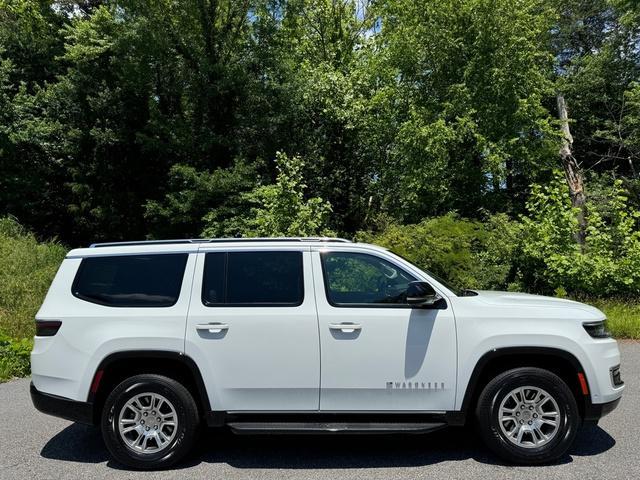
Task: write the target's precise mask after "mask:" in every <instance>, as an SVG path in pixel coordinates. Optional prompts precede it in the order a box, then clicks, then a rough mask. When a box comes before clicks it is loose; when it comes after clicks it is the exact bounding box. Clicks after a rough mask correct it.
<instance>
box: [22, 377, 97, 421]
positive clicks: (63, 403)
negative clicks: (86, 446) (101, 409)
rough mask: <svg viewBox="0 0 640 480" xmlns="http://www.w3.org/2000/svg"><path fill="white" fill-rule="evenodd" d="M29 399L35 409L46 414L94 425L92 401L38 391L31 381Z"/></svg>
mask: <svg viewBox="0 0 640 480" xmlns="http://www.w3.org/2000/svg"><path fill="white" fill-rule="evenodd" d="M29 389H30V391H31V401H32V402H33V406H34V407H36V409H38V410H40V411H41V412H42V413H46V414H47V415H53V416H54V417H60V418H64V419H65V420H71V421H72V422H78V423H84V424H87V425H94V424H95V419H94V415H93V413H94V412H93V403H91V402H78V401H76V400H71V399H69V398H64V397H59V396H57V395H51V394H49V393H44V392H41V391H39V390H38V389H37V388H36V387H35V386H34V385H33V382H31V386H30V387H29Z"/></svg>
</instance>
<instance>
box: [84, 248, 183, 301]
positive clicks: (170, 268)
mask: <svg viewBox="0 0 640 480" xmlns="http://www.w3.org/2000/svg"><path fill="white" fill-rule="evenodd" d="M187 258H188V254H187V253H171V254H159V255H122V256H106V257H88V258H84V259H83V260H82V263H81V264H80V267H79V268H78V273H77V274H76V277H75V279H74V282H73V286H72V293H73V295H74V296H75V297H77V298H80V299H81V300H84V301H87V302H91V303H97V304H99V305H106V306H109V307H170V306H172V305H175V303H176V302H177V301H178V297H179V296H180V289H181V287H182V279H183V277H184V270H185V266H186V264H187Z"/></svg>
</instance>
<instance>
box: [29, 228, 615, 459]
mask: <svg viewBox="0 0 640 480" xmlns="http://www.w3.org/2000/svg"><path fill="white" fill-rule="evenodd" d="M604 321H605V318H604V315H603V314H602V312H600V311H599V310H597V309H595V308H593V307H590V306H588V305H584V304H581V303H577V302H573V301H569V300H562V299H558V298H547V297H541V296H535V295H526V294H519V293H503V292H486V291H459V290H457V289H456V288H454V287H452V286H450V285H447V284H446V283H445V282H444V281H443V280H441V279H439V278H437V277H436V276H434V275H432V274H431V273H429V272H427V271H424V270H421V269H419V268H417V267H416V266H414V265H412V264H411V263H409V262H408V261H406V260H404V259H402V258H400V257H399V256H397V255H395V254H393V253H392V252H390V251H388V250H386V249H384V248H381V247H377V246H374V245H367V244H361V243H351V242H348V241H345V240H340V239H318V238H280V239H275V238H274V239H228V240H226V239H218V240H170V241H161V242H129V243H118V244H96V245H92V247H91V248H83V249H78V250H73V251H71V252H69V254H68V255H67V257H66V259H65V260H64V262H63V263H62V265H61V267H60V269H59V271H58V273H57V275H56V277H55V279H54V281H53V284H52V285H51V288H50V289H49V293H48V294H47V297H46V299H45V301H44V303H43V305H42V307H41V308H40V311H39V312H38V314H37V316H36V331H37V333H36V337H35V344H34V349H33V352H32V354H31V365H32V371H33V381H32V385H31V396H32V399H33V403H34V405H35V406H36V408H37V409H39V410H40V411H42V412H46V413H49V414H52V415H57V416H60V417H63V418H66V419H69V420H73V421H78V422H83V423H89V424H96V425H100V427H101V429H102V434H103V437H104V441H105V443H106V445H107V448H108V449H109V451H110V452H111V454H112V455H113V457H114V458H115V459H116V460H117V461H119V462H121V463H123V464H125V465H128V466H131V467H134V468H140V469H152V468H162V467H168V466H170V465H172V464H174V463H175V462H177V461H179V460H180V459H181V458H182V457H183V456H184V455H185V454H186V453H187V452H188V451H189V449H190V448H191V446H192V445H193V443H194V441H195V439H196V438H197V437H196V436H197V432H198V430H199V427H200V426H201V425H203V424H204V425H208V426H223V425H226V426H228V427H229V428H230V429H231V430H232V431H234V432H236V433H269V432H293V433H296V432H303V431H304V432H320V431H330V432H345V433H350V432H358V433H362V432H376V433H380V432H389V433H392V432H427V431H432V430H435V429H439V428H442V427H445V426H449V425H453V426H456V425H463V424H464V423H465V422H467V423H468V422H470V421H472V420H475V423H476V424H477V426H478V427H479V431H480V434H481V436H482V437H483V439H484V441H485V442H486V444H487V445H488V446H489V447H490V448H491V449H492V450H493V451H494V452H496V453H497V454H498V455H500V456H501V457H503V458H505V459H507V460H509V461H512V462H516V463H524V464H538V463H543V462H549V461H551V460H553V459H556V458H558V457H559V456H561V455H563V454H564V453H565V452H566V451H567V449H568V448H569V446H570V445H571V443H572V442H573V440H574V438H575V436H576V432H577V430H578V428H579V427H580V425H582V424H585V423H595V422H597V421H598V419H599V418H600V417H601V416H603V415H605V414H606V413H608V412H610V411H611V410H613V409H614V408H615V407H616V405H617V404H618V402H619V400H620V397H621V395H622V391H623V389H624V384H623V382H622V380H621V378H620V370H619V365H620V353H619V350H618V345H617V343H616V341H615V340H613V339H611V338H609V336H608V335H607V333H606V331H605V329H604Z"/></svg>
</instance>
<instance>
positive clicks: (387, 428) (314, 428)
mask: <svg viewBox="0 0 640 480" xmlns="http://www.w3.org/2000/svg"><path fill="white" fill-rule="evenodd" d="M227 425H228V426H229V428H231V431H232V432H233V433H237V434H304V433H312V434H316V433H365V434H373V433H380V434H385V433H427V432H432V431H434V430H440V429H441V428H445V427H446V426H447V424H446V423H444V422H436V423H398V422H394V423H357V422H356V423H333V422H330V423H328V422H231V423H228V424H227Z"/></svg>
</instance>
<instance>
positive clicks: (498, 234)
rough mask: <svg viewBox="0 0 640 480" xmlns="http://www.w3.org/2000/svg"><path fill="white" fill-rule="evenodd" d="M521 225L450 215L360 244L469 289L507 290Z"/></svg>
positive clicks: (394, 228)
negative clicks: (387, 251)
mask: <svg viewBox="0 0 640 480" xmlns="http://www.w3.org/2000/svg"><path fill="white" fill-rule="evenodd" d="M520 228H521V227H520V225H519V224H518V223H517V222H513V221H511V220H509V219H508V218H507V216H506V215H495V216H492V217H489V218H488V219H487V220H486V221H484V222H480V221H476V220H466V219H463V218H460V217H458V216H457V215H455V214H448V215H444V216H441V217H435V218H431V219H428V220H424V221H422V222H420V223H418V224H414V225H398V224H394V223H391V224H388V225H386V226H385V227H384V229H383V230H382V231H380V232H378V233H372V232H359V233H358V235H357V238H358V240H360V241H365V242H370V243H375V244H377V245H382V246H385V247H387V248H389V249H390V250H392V251H393V252H395V253H397V254H399V255H401V256H403V257H405V258H407V259H409V260H410V261H412V262H413V263H415V264H416V265H418V266H419V267H421V268H424V269H426V270H429V271H431V272H433V273H435V274H436V275H438V276H441V277H443V278H445V279H447V280H449V281H450V282H451V283H453V284H454V285H457V286H459V287H465V288H479V289H495V288H503V289H504V288H507V287H508V285H509V282H510V281H511V279H512V278H513V272H512V263H511V262H512V258H513V255H514V251H515V250H516V248H517V245H518V238H519V236H520Z"/></svg>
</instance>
